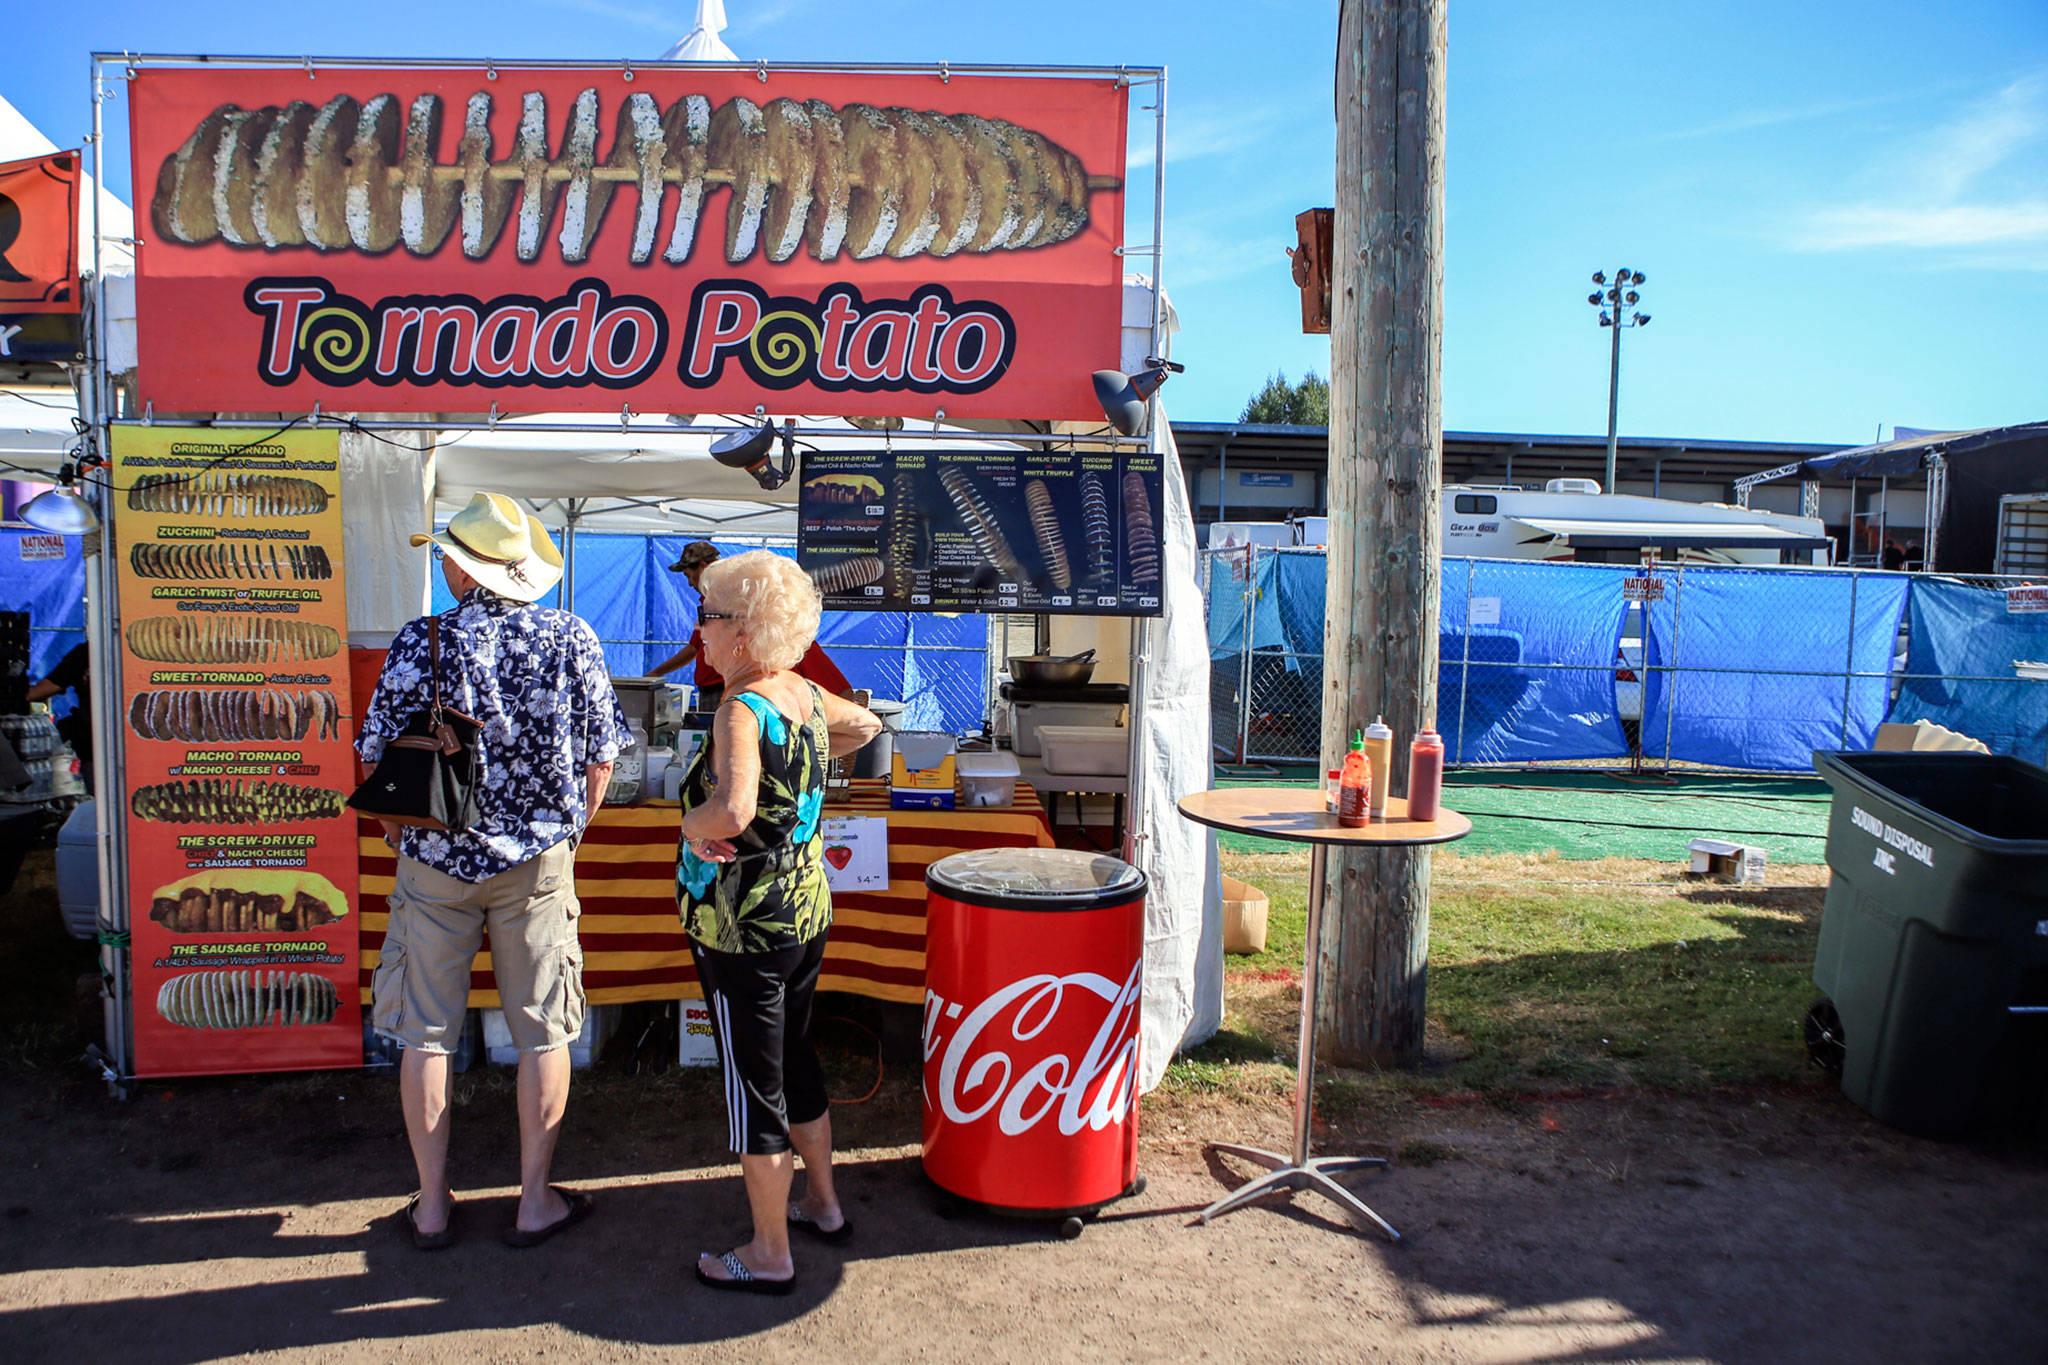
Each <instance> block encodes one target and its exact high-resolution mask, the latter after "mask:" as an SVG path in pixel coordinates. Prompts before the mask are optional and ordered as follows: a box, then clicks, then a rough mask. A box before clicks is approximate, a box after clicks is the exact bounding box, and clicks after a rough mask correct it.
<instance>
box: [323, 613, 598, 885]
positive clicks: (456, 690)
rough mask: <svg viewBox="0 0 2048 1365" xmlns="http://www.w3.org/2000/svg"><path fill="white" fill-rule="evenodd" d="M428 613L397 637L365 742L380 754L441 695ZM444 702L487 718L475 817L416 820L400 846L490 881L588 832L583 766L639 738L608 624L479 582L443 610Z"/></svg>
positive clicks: (363, 730) (458, 873)
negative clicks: (619, 688) (424, 825)
mask: <svg viewBox="0 0 2048 1365" xmlns="http://www.w3.org/2000/svg"><path fill="white" fill-rule="evenodd" d="M431 658H432V655H431V652H430V650H429V647H428V640H427V618H425V617H422V618H420V619H419V620H417V621H413V622H410V623H409V624H407V625H406V627H405V629H403V630H401V631H399V632H398V637H397V638H396V639H394V640H393V641H392V642H391V651H390V653H389V654H388V655H387V656H386V657H385V660H384V671H383V673H382V674H380V675H379V676H378V679H377V691H376V694H375V695H374V696H372V697H371V698H370V706H369V713H368V714H367V715H365V716H364V717H363V718H362V720H361V722H360V723H359V725H358V727H357V735H358V737H357V739H356V752H357V753H359V754H361V755H362V758H363V762H365V763H370V764H374V763H376V761H377V760H378V759H379V758H380V757H382V756H383V753H384V746H385V745H386V744H387V743H389V742H390V741H391V740H392V739H393V738H395V737H396V736H397V735H398V733H399V732H400V731H401V730H403V729H404V728H405V723H406V721H407V720H408V719H410V718H411V717H412V715H413V714H414V713H415V712H417V711H420V710H422V709H424V708H425V707H426V706H427V705H428V703H429V701H430V699H431V688H430V686H429V679H428V669H429V666H430V660H431ZM441 704H442V705H444V706H450V707H453V708H454V709H455V710H457V711H461V712H463V713H464V714H465V715H469V716H473V717H474V718H475V719H476V720H477V721H479V722H480V723H481V724H482V725H483V733H482V738H481V740H480V742H479V744H478V749H479V764H478V770H477V778H476V823H475V824H473V825H472V826H471V827H470V828H469V829H468V830H467V831H466V832H464V833H462V834H444V833H442V832H440V831H438V830H424V829H415V828H407V829H405V830H404V831H403V832H402V833H401V834H400V835H399V845H398V847H399V852H401V853H403V854H404V855H405V856H406V857H408V858H413V859H416V860H417V861H419V862H422V863H425V864H426V865H427V866H428V867H432V868H436V869H438V870H440V871H442V872H445V873H447V874H448V875H449V876H451V877H454V878H456V879H457V880H458V881H465V882H471V883H475V882H480V881H483V880H485V879H486V878H488V877H493V876H496V875H497V874H498V873H500V872H503V871H505V870H506V869H508V868H512V867H517V866H518V865H519V864H521V863H524V862H527V861H530V860H531V859H534V858H537V857H539V856H540V855H541V854H542V853H543V852H545V851H546V850H548V849H550V848H552V847H554V846H555V845H556V844H558V843H560V842H561V841H562V840H564V839H567V838H569V837H571V836H572V835H575V834H577V833H578V832H579V831H580V830H581V829H582V828H583V825H584V822H585V820H586V818H587V817H588V815H589V812H588V811H587V810H586V808H585V806H584V801H583V780H584V775H583V770H584V768H585V767H586V766H588V765H590V764H593V763H609V762H611V761H612V760H613V759H615V758H617V757H618V756H619V753H620V751H621V750H622V749H623V748H624V747H625V746H626V745H627V744H629V743H631V736H630V733H629V732H628V730H627V729H626V716H625V712H624V711H622V710H621V709H620V707H619V699H618V696H617V694H616V693H614V692H613V691H612V680H611V674H610V672H609V671H608V670H607V669H606V668H605V663H604V651H603V649H602V648H600V647H599V645H598V642H597V633H596V632H595V631H593V630H592V629H591V628H590V626H589V625H588V624H587V623H586V622H585V621H583V620H582V618H580V617H578V616H576V615H574V614H573V613H570V612H566V611H556V610H554V609H553V608H551V607H541V606H534V605H531V604H528V603H524V602H513V601H509V600H508V599H506V598H503V597H499V596H498V595H497V594H496V593H493V592H490V591H489V590H487V589H484V588H472V589H470V591H469V593H468V595H467V596H465V597H464V598H463V599H462V601H461V602H460V603H459V604H457V606H456V607H455V609H454V610H453V611H450V612H446V613H443V615H442V616H441Z"/></svg>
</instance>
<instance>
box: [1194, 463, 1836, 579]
mask: <svg viewBox="0 0 2048 1365" xmlns="http://www.w3.org/2000/svg"><path fill="white" fill-rule="evenodd" d="M1329 524H1330V523H1329V518H1328V517H1296V518H1293V519H1291V520H1289V521H1285V522H1279V521H1270V522H1218V523H1216V524H1215V525H1214V526H1212V527H1211V528H1210V531H1209V548H1211V549H1220V548H1223V547H1225V546H1229V545H1247V544H1249V545H1261V546H1288V545H1299V546H1314V545H1324V544H1327V543H1328V541H1329ZM1442 531H1443V536H1442V542H1441V548H1442V553H1443V555H1444V556H1445V557H1446V558H1456V559H1462V558H1466V557H1470V558H1474V559H1545V560H1576V561H1578V562H1580V563H1586V562H1593V563H1606V564H1635V563H1640V562H1642V561H1644V560H1646V559H1652V558H1655V559H1659V560H1664V561H1667V562H1672V563H1684V564H1754V565H1782V564H1793V565H1799V566H1801V567H1806V566H1811V565H1815V564H1819V565H1826V564H1830V563H1832V562H1833V559H1834V542H1833V541H1832V540H1830V539H1829V537H1828V533H1827V529H1826V528H1825V527H1824V526H1823V525H1822V524H1821V522H1820V520H1819V519H1818V518H1816V517H1795V516H1789V515H1786V514H1784V513H1779V512H1760V511H1755V510H1752V509H1751V508H1747V507H1733V506H1730V505H1728V504H1726V503H1718V502H1678V501H1675V500H1673V499H1670V498H1645V497H1640V496H1638V495H1636V494H1633V493H1612V494H1603V493H1602V492H1601V491H1600V485H1599V484H1598V483H1596V482H1595V481H1593V480H1592V479H1552V480H1551V481H1550V482H1549V483H1548V484H1546V485H1545V486H1544V487H1543V489H1542V490H1541V491H1538V490H1536V489H1533V488H1519V487H1515V486H1512V485H1505V486H1486V485H1479V484H1451V485H1449V486H1447V487H1446V488H1445V489H1444V494H1443V525H1442Z"/></svg>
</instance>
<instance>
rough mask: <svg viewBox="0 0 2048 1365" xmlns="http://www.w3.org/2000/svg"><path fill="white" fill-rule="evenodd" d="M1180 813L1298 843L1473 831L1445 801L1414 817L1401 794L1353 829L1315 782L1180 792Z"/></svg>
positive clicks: (1422, 840) (1442, 838)
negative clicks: (1380, 814)
mask: <svg viewBox="0 0 2048 1365" xmlns="http://www.w3.org/2000/svg"><path fill="white" fill-rule="evenodd" d="M1180 813H1181V814H1182V815H1185V816H1186V817H1187V818H1188V819H1190V820H1193V821H1195V822H1196V823H1197V824H1203V825H1211V826H1213V827H1215V828H1217V829H1227V830H1230V831H1232V832H1234V833H1237V834H1256V835H1258V836H1259V837H1260V838H1262V839H1287V840H1291V841H1292V842H1294V843H1298V844H1349V845H1353V846H1356V847H1364V848H1372V847H1389V846H1395V845H1403V844H1447V843H1449V842H1451V840H1453V839H1462V838H1464V837H1465V836H1466V835H1468V834H1470V833H1471V832H1472V822H1471V820H1469V819H1467V818H1466V817H1465V816H1462V815H1460V814H1458V813H1457V812H1456V811H1454V810H1444V809H1443V808H1441V807H1439V808H1438V810H1437V813H1436V819H1434V820H1410V819H1409V818H1408V802H1407V801H1406V800H1405V799H1403V798H1402V797H1398V796H1390V797H1388V798H1387V810H1386V815H1385V816H1384V818H1382V819H1378V820H1375V821H1373V822H1372V823H1371V824H1369V825H1363V826H1360V827H1359V828H1356V829H1349V828H1346V827H1345V826H1343V825H1340V824H1338V823H1337V813H1336V812H1335V811H1333V810H1330V809H1329V808H1328V807H1326V806H1325V805H1324V804H1323V793H1322V791H1321V790H1320V789H1319V788H1316V787H1225V788H1219V789H1217V790H1215V791H1206V792H1195V793H1193V794H1192V795H1189V796H1184V797H1182V798H1181V800H1180Z"/></svg>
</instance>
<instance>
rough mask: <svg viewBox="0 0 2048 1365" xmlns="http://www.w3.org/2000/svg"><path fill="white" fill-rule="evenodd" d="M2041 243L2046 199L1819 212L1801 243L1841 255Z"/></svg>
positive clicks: (2047, 223)
mask: <svg viewBox="0 0 2048 1365" xmlns="http://www.w3.org/2000/svg"><path fill="white" fill-rule="evenodd" d="M2035 239H2039V240H2041V241H2044V242H2048V199H2037V200H2034V201H2032V202H2028V203H2011V204H1949V205H1942V206H1936V207H1926V208H1923V207H1921V206H1919V205H1915V204H1899V205H1859V206H1856V207H1852V208H1840V209H1822V210H1819V211H1818V212H1816V213H1814V214H1813V215H1812V217H1811V218H1810V220H1809V235H1808V236H1807V238H1806V239H1805V242H1804V243H1803V244H1804V245H1806V246H1809V247H1812V248H1815V249H1819V250H1831V251H1842V250H1848V249H1850V248H1854V247H1873V246H1902V247H1930V248H1943V247H1972V246H1990V245H2005V244H2011V243H2015V242H2025V241H2029V240H2035Z"/></svg>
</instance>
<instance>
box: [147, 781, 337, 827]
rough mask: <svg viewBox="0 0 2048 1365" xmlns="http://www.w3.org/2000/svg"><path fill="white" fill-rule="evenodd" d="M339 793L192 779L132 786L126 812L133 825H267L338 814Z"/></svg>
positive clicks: (285, 784)
mask: <svg viewBox="0 0 2048 1365" xmlns="http://www.w3.org/2000/svg"><path fill="white" fill-rule="evenodd" d="M342 796H343V793H341V792H338V791H333V790H331V789H329V788H327V787H301V786H298V785H297V784H295V783H291V782H247V781H244V780H242V779H241V778H232V779H231V778H225V777H198V778H185V779H182V780H179V781H175V782H154V783H150V784H148V785H146V786H141V787H137V788H136V789H135V793H134V795H132V796H131V797H129V798H128V809H129V810H130V811H131V812H132V813H133V814H134V815H135V818H136V819H138V820H160V821H163V822H164V823H166V824H173V825H188V824H194V823H198V824H207V825H268V824H275V823H278V822H280V821H286V820H326V819H331V818H333V817H334V816H337V815H339V814H341V808H342V805H341V803H342Z"/></svg>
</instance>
